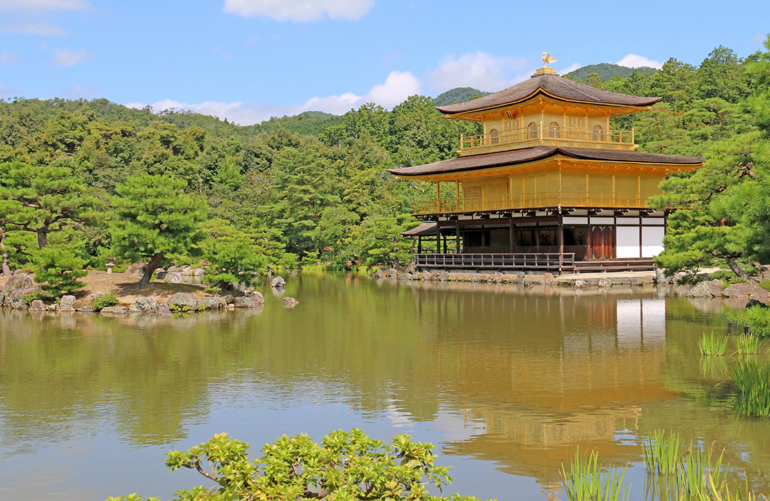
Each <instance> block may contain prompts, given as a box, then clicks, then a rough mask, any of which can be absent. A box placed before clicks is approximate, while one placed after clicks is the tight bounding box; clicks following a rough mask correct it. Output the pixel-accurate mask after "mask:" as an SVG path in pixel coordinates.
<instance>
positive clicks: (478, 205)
mask: <svg viewBox="0 0 770 501" xmlns="http://www.w3.org/2000/svg"><path fill="white" fill-rule="evenodd" d="M506 174H507V175H495V176H488V177H476V178H470V179H463V180H461V181H460V183H461V188H462V196H463V210H464V211H469V210H494V209H518V208H530V207H532V208H537V207H554V206H562V207H573V206H574V207H619V208H626V207H628V208H636V207H638V208H643V207H646V201H647V199H648V198H649V197H650V196H653V195H658V194H661V193H662V191H661V190H660V189H659V188H658V185H659V184H660V182H661V181H662V180H663V179H664V178H665V176H666V172H665V169H659V168H650V167H641V166H640V167H627V166H622V167H615V166H610V165H601V166H600V165H580V164H574V163H568V162H561V165H560V164H559V162H558V161H552V162H549V163H545V164H541V165H539V166H538V167H537V168H536V169H535V168H526V167H525V168H516V167H511V168H510V169H508V170H507V172H506Z"/></svg>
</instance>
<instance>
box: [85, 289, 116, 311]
mask: <svg viewBox="0 0 770 501" xmlns="http://www.w3.org/2000/svg"><path fill="white" fill-rule="evenodd" d="M116 304H118V296H117V294H115V292H113V291H110V292H105V293H104V294H99V295H95V296H94V298H93V300H92V301H91V306H93V307H94V309H95V310H97V311H99V310H101V309H102V308H107V307H108V306H115V305H116Z"/></svg>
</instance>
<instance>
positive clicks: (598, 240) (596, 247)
mask: <svg viewBox="0 0 770 501" xmlns="http://www.w3.org/2000/svg"><path fill="white" fill-rule="evenodd" d="M591 249H592V254H593V257H594V259H602V256H603V254H604V232H603V231H602V229H601V228H600V227H598V226H594V227H593V228H592V229H591Z"/></svg>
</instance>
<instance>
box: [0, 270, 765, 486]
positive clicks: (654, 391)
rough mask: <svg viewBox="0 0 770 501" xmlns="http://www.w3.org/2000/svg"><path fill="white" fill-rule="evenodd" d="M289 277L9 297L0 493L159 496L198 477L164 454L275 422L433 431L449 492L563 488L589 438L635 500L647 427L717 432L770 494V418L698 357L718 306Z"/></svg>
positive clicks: (632, 293) (276, 432)
mask: <svg viewBox="0 0 770 501" xmlns="http://www.w3.org/2000/svg"><path fill="white" fill-rule="evenodd" d="M287 282H288V283H287V289H286V294H287V295H290V296H293V297H296V298H297V299H299V301H300V305H299V306H298V307H297V308H295V309H291V310H290V309H284V308H283V307H282V306H281V303H280V300H279V298H278V297H275V295H274V294H273V293H272V292H271V291H270V289H269V288H266V289H263V290H262V292H263V293H264V294H265V298H266V305H265V307H264V309H263V310H259V311H257V310H252V311H235V312H222V313H201V314H193V315H189V316H185V317H175V318H169V317H136V316H132V317H125V318H106V317H102V316H100V315H84V314H71V315H55V314H42V313H41V314H39V316H33V315H32V314H30V313H24V312H16V311H8V310H3V311H0V497H2V498H3V499H14V500H33V499H61V500H76V499H77V500H82V499H93V500H103V499H105V498H106V497H108V496H111V495H116V496H117V495H126V494H130V493H132V492H139V493H140V494H143V495H154V496H160V497H161V498H162V499H170V498H172V496H173V493H174V491H175V490H176V489H180V488H185V487H191V486H192V485H201V484H204V483H205V482H204V480H205V479H203V478H202V477H200V476H199V475H198V474H197V473H194V472H192V471H188V470H185V471H178V472H176V473H174V474H173V475H172V476H169V473H168V471H167V470H166V469H165V467H164V465H163V462H164V455H165V453H166V451H168V450H171V449H186V448H188V447H190V446H192V445H196V444H198V443H200V442H204V441H206V440H208V439H209V438H210V437H211V436H213V435H214V434H215V433H221V432H227V433H228V434H229V435H230V436H233V437H236V438H239V439H241V440H244V441H246V442H248V443H250V444H251V445H252V449H251V450H252V453H253V454H255V455H256V454H258V453H259V450H260V449H261V447H262V445H264V444H265V443H267V442H272V441H274V440H275V439H276V438H277V437H279V436H281V435H283V434H289V435H292V434H297V433H301V432H306V433H309V434H310V435H311V436H312V437H314V438H316V439H320V438H321V437H323V435H325V434H326V433H328V432H330V431H332V430H335V429H350V428H352V427H358V428H361V429H363V430H364V431H365V432H366V433H368V434H369V435H371V436H373V437H376V438H381V439H389V438H390V437H393V436H395V435H397V434H400V433H409V434H411V435H412V436H413V437H414V438H415V439H416V440H419V441H430V442H433V443H434V444H435V445H436V446H437V452H438V454H439V458H438V460H437V463H438V464H441V465H452V466H453V467H454V468H453V469H452V471H451V474H452V476H453V477H454V479H455V481H454V484H453V485H452V486H450V487H449V488H448V489H445V493H453V492H460V493H462V494H467V495H475V496H478V497H481V498H497V499H499V500H505V499H513V498H515V499H520V500H523V499H547V498H555V497H559V496H561V497H562V499H564V495H563V492H561V485H560V476H559V468H560V466H561V464H562V462H567V461H568V460H569V459H570V458H571V457H573V456H574V454H575V450H576V448H577V447H578V445H579V446H580V449H581V451H582V450H586V449H589V448H596V449H598V450H599V452H600V455H601V457H602V458H603V459H604V460H605V462H611V463H617V464H627V463H630V464H631V468H630V469H629V471H628V474H627V475H626V478H627V479H628V480H630V482H631V484H632V486H633V487H632V489H633V492H632V496H631V497H632V499H640V500H641V499H645V474H644V470H643V467H642V466H641V464H640V462H641V443H642V440H643V439H644V438H646V437H648V436H649V435H650V433H651V432H652V431H653V430H655V429H657V428H665V429H667V430H678V431H679V432H680V433H681V434H682V440H683V441H684V442H689V441H690V440H692V441H697V442H699V443H711V442H712V441H714V442H716V444H717V445H718V446H719V447H720V448H721V447H726V452H725V458H726V459H725V460H726V462H729V463H730V465H731V466H732V467H734V468H736V469H738V470H741V471H743V470H745V471H746V472H747V474H748V476H749V477H750V478H751V479H752V484H751V485H752V487H753V488H754V489H756V490H758V491H760V492H765V493H768V492H770V422H768V421H762V420H747V419H740V418H737V417H736V416H735V415H734V414H733V413H732V411H731V410H730V407H729V402H728V396H727V394H726V392H725V391H724V388H725V385H723V384H719V382H720V381H723V380H725V379H726V375H727V374H728V373H729V366H730V364H731V363H732V362H731V360H730V359H727V360H722V359H720V360H717V361H716V362H714V361H713V359H712V360H708V361H706V362H705V363H704V362H702V361H701V359H700V356H699V353H698V338H699V337H700V336H701V335H702V333H704V332H710V331H712V330H713V331H715V332H724V331H726V330H727V329H728V326H727V322H726V320H725V319H724V316H723V315H720V314H719V313H718V312H717V313H714V312H712V311H710V308H714V307H716V309H717V310H718V309H719V308H720V305H719V304H714V303H712V304H706V305H703V304H693V303H691V302H690V301H688V300H687V299H686V298H682V297H674V296H668V295H666V293H665V291H663V290H658V289H654V288H646V289H639V288H636V289H634V290H632V289H630V288H628V289H622V288H620V289H617V288H616V289H611V290H609V291H599V290H589V291H585V292H582V291H575V290H568V289H555V288H544V287H532V288H527V289H525V288H523V287H519V286H512V285H505V286H495V285H485V284H446V283H429V284H420V283H412V282H391V281H385V282H376V281H374V280H372V279H369V278H365V277H358V276H349V275H331V274H326V275H308V274H305V275H301V276H297V277H289V280H287ZM765 348H766V347H765ZM732 350H733V348H732V345H731V347H730V348H728V351H732ZM765 351H766V349H765Z"/></svg>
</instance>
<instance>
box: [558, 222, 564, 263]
mask: <svg viewBox="0 0 770 501" xmlns="http://www.w3.org/2000/svg"><path fill="white" fill-rule="evenodd" d="M556 235H557V237H558V239H559V275H561V274H562V267H563V266H564V217H563V216H562V215H559V230H558V231H557V234H556Z"/></svg>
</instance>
